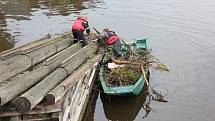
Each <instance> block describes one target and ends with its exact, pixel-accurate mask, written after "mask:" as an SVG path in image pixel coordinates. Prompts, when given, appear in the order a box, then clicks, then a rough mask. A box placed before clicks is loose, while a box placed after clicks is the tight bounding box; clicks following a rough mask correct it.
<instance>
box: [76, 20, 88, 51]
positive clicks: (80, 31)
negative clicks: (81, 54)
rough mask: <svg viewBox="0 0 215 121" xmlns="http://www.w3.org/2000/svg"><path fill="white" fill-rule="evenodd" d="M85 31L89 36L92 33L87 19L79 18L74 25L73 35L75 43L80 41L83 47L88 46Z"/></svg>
mask: <svg viewBox="0 0 215 121" xmlns="http://www.w3.org/2000/svg"><path fill="white" fill-rule="evenodd" d="M85 30H86V32H87V33H88V34H89V33H90V28H89V24H88V21H87V17H78V18H77V19H76V20H75V22H74V23H73V25H72V34H73V37H74V39H75V41H74V43H76V42H78V41H79V42H80V43H81V44H82V47H84V46H86V45H87V41H86V39H85V37H84V31H85Z"/></svg>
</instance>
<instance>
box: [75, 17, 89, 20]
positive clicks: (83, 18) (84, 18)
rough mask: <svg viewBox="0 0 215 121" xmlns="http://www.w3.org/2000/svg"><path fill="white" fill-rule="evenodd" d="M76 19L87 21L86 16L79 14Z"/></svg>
mask: <svg viewBox="0 0 215 121" xmlns="http://www.w3.org/2000/svg"><path fill="white" fill-rule="evenodd" d="M77 19H82V20H84V21H87V19H88V18H87V16H79V17H78V18H77Z"/></svg>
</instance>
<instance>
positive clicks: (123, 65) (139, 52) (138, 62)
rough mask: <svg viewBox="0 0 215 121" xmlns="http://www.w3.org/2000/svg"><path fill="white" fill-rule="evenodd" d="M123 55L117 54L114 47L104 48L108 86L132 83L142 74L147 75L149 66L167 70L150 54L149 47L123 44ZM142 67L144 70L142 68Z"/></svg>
mask: <svg viewBox="0 0 215 121" xmlns="http://www.w3.org/2000/svg"><path fill="white" fill-rule="evenodd" d="M124 46H125V47H124V48H125V51H124V52H123V53H124V54H123V56H120V57H119V56H117V55H116V54H115V53H114V49H112V48H107V49H106V50H105V57H104V58H105V59H104V61H103V63H105V64H106V66H105V67H106V69H104V70H105V78H106V80H108V81H106V84H107V85H109V86H126V85H133V84H135V83H136V81H137V80H138V79H139V78H140V77H141V75H142V76H146V77H147V78H148V76H149V68H153V69H156V70H159V71H169V69H168V67H167V66H166V65H165V64H164V63H162V62H160V61H159V59H157V58H156V57H155V56H153V55H152V54H151V52H152V51H151V50H149V49H138V48H134V47H132V46H130V45H124ZM142 68H143V69H144V70H142Z"/></svg>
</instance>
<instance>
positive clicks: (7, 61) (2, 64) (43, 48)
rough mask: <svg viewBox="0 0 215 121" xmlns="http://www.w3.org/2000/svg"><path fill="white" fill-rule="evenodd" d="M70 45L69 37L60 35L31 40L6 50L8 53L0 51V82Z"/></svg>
mask: <svg viewBox="0 0 215 121" xmlns="http://www.w3.org/2000/svg"><path fill="white" fill-rule="evenodd" d="M70 45H71V41H70V39H68V38H65V37H64V36H60V37H58V38H55V39H50V40H48V41H42V40H41V41H39V42H32V43H30V44H27V45H25V46H23V47H20V48H17V49H13V50H11V51H8V53H2V55H0V56H2V58H4V60H1V61H0V83H1V82H3V81H5V80H8V79H9V78H11V77H13V76H15V75H17V74H19V73H21V72H23V71H25V70H26V69H28V68H30V67H32V66H33V65H35V64H37V63H40V62H42V61H43V60H45V59H47V58H48V57H50V56H52V55H54V54H56V53H57V52H59V51H61V50H63V49H65V48H67V47H69V46H70ZM20 51H21V52H20ZM17 52H19V54H17ZM11 53H16V54H15V55H14V54H11ZM8 54H9V55H8ZM12 55H13V56H12ZM8 57H10V58H8Z"/></svg>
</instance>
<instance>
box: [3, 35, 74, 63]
mask: <svg viewBox="0 0 215 121" xmlns="http://www.w3.org/2000/svg"><path fill="white" fill-rule="evenodd" d="M68 36H70V35H68V34H66V35H62V36H58V37H55V38H51V39H48V38H43V39H39V40H36V41H33V42H31V43H28V44H25V45H23V46H20V47H17V48H12V49H9V50H6V51H3V52H1V53H0V59H2V60H6V59H8V58H11V57H13V56H15V55H20V54H25V53H28V52H31V51H34V50H37V49H39V48H41V47H44V46H47V45H49V44H53V43H57V42H58V41H59V40H62V39H64V38H68ZM67 40H68V39H67ZM70 45H71V42H70Z"/></svg>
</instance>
